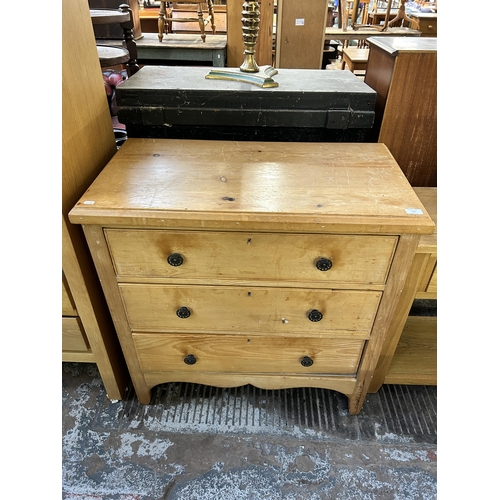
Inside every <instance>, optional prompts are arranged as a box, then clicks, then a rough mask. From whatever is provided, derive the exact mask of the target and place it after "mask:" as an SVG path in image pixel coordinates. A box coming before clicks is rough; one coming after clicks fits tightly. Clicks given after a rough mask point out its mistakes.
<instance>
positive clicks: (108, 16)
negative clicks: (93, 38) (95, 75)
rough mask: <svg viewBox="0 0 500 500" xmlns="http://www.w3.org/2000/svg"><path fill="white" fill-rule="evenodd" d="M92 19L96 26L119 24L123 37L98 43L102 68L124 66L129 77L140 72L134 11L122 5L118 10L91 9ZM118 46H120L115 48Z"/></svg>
mask: <svg viewBox="0 0 500 500" xmlns="http://www.w3.org/2000/svg"><path fill="white" fill-rule="evenodd" d="M90 17H91V19H92V24H93V25H94V26H103V25H105V26H107V25H113V24H118V25H119V26H120V28H121V30H122V36H121V38H120V39H118V40H119V41H118V40H114V41H113V39H106V40H98V41H97V53H98V56H99V62H100V64H101V67H102V68H111V67H114V66H117V65H121V64H124V65H125V67H126V69H127V74H128V76H132V75H133V74H135V73H137V71H139V65H138V64H137V46H136V43H135V38H134V22H133V16H132V10H131V9H130V7H129V6H128V5H127V4H122V5H120V7H119V8H118V9H117V10H106V9H91V10H90ZM116 44H118V45H119V46H115V45H116Z"/></svg>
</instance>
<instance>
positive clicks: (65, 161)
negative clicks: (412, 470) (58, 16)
mask: <svg viewBox="0 0 500 500" xmlns="http://www.w3.org/2000/svg"><path fill="white" fill-rule="evenodd" d="M62 115H63V116H62V266H63V271H64V275H65V277H66V278H67V282H68V286H69V288H70V292H71V296H72V299H73V301H74V304H75V307H76V309H77V312H78V316H79V319H80V321H81V326H82V328H83V330H84V331H85V335H86V338H87V340H88V342H89V345H90V349H91V355H92V359H93V361H94V362H95V363H97V366H98V368H99V372H100V374H101V377H102V379H103V382H104V385H105V387H106V391H107V394H108V396H109V397H110V398H112V399H120V398H121V396H122V395H123V393H124V391H125V388H126V384H127V382H128V379H129V376H128V373H127V371H126V366H125V362H124V359H123V356H122V354H121V351H120V348H119V344H118V339H117V337H116V332H115V330H114V328H113V324H112V320H111V316H110V314H109V311H108V310H107V307H106V303H105V301H104V296H103V293H102V290H101V288H100V284H99V281H98V279H97V275H96V272H95V269H94V266H93V264H92V259H91V257H90V254H89V251H88V247H87V244H86V241H85V238H84V236H83V233H82V230H81V228H80V227H77V226H74V225H71V224H70V223H69V220H68V212H69V210H70V209H71V207H72V206H73V205H74V203H75V202H76V201H77V200H78V198H79V197H80V196H81V195H82V194H83V193H84V192H85V190H86V189H87V188H88V186H89V185H90V184H91V183H92V181H93V180H94V179H95V177H97V175H98V174H99V172H100V171H101V170H102V168H103V167H104V166H105V165H106V163H107V162H108V161H109V160H110V158H111V157H112V156H113V154H114V153H115V152H116V143H115V139H114V133H113V126H112V123H111V115H110V112H109V108H108V103H107V99H106V94H105V92H104V87H103V83H102V74H101V68H100V65H99V59H98V56H97V49H96V46H95V39H94V33H93V29H92V22H91V19H90V12H89V6H88V2H87V1H86V0H74V1H71V2H63V5H62ZM66 345H67V344H66V343H65V342H63V351H64V350H65V346H66ZM72 351H73V350H69V351H65V352H64V354H63V359H64V360H65V361H72V360H73V361H80V360H81V359H82V356H81V355H80V354H78V355H76V356H73V355H72ZM88 358H89V356H87V355H86V356H85V359H86V360H88Z"/></svg>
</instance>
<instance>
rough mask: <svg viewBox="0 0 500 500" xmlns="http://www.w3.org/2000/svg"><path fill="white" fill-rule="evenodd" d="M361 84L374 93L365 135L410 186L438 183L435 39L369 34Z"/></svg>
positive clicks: (434, 185) (431, 185)
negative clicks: (371, 119) (383, 151)
mask: <svg viewBox="0 0 500 500" xmlns="http://www.w3.org/2000/svg"><path fill="white" fill-rule="evenodd" d="M368 43H369V45H370V55H369V57H368V65H367V69H366V75H365V83H366V84H367V85H369V86H370V87H371V88H372V89H373V90H375V91H376V92H377V101H376V107H375V122H374V125H373V128H372V131H371V138H370V140H373V141H378V142H382V143H384V144H385V145H386V146H387V147H388V148H389V151H390V152H391V153H392V154H393V156H394V158H395V159H396V161H397V162H398V164H399V166H400V167H401V169H402V170H403V172H404V173H405V175H406V177H407V178H408V180H409V181H410V184H411V185H412V186H414V187H436V185H437V39H436V38H407V37H372V38H370V39H369V40H368Z"/></svg>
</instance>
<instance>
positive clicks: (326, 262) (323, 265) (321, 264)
mask: <svg viewBox="0 0 500 500" xmlns="http://www.w3.org/2000/svg"><path fill="white" fill-rule="evenodd" d="M316 267H317V268H318V269H319V270H320V271H328V269H331V268H332V261H331V260H330V259H327V258H326V257H320V258H319V259H318V260H317V261H316Z"/></svg>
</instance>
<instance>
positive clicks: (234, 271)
mask: <svg viewBox="0 0 500 500" xmlns="http://www.w3.org/2000/svg"><path fill="white" fill-rule="evenodd" d="M106 238H107V241H108V244H109V248H110V252H111V256H112V259H113V263H114V266H115V271H116V274H117V275H118V276H120V277H125V278H126V277H142V278H155V277H156V278H158V277H159V278H178V279H179V280H182V279H200V280H203V279H206V280H208V279H237V280H242V279H243V280H270V281H277V280H279V281H298V282H307V281H309V282H310V281H314V282H318V283H325V284H330V283H360V284H366V283H372V284H383V283H385V281H386V278H387V274H388V271H389V266H390V263H391V260H392V256H393V253H394V250H395V248H396V245H397V241H398V239H397V237H395V236H362V235H321V234H319V235H316V234H267V233H240V232H235V233H224V232H207V231H200V232H197V231H160V230H139V231H137V230H136V231H132V230H129V231H127V230H118V229H108V230H106ZM173 254H179V255H180V256H181V257H182V263H180V264H179V262H180V261H177V262H176V261H175V260H174V261H173V264H174V265H171V264H169V257H170V256H172V255H173ZM320 258H325V259H327V260H328V261H330V263H331V268H329V269H327V268H328V266H329V265H330V264H328V262H327V261H321V262H319V259H320ZM170 261H171V262H172V259H170ZM322 263H323V264H324V266H323V267H322V266H321V264H322ZM175 264H178V265H175ZM317 266H320V267H322V268H323V269H325V270H319V269H318V267H317ZM325 266H326V267H325Z"/></svg>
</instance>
